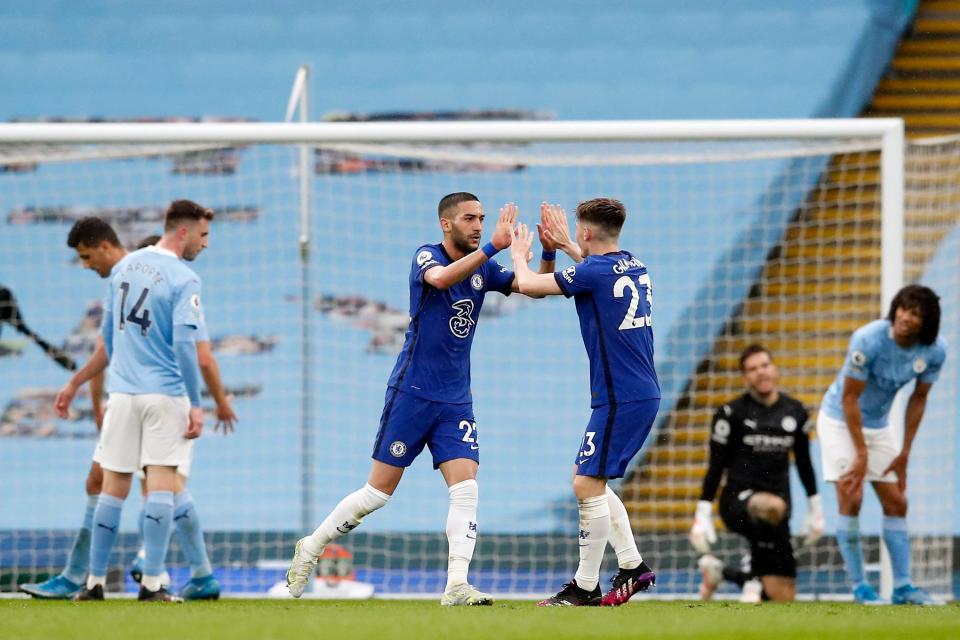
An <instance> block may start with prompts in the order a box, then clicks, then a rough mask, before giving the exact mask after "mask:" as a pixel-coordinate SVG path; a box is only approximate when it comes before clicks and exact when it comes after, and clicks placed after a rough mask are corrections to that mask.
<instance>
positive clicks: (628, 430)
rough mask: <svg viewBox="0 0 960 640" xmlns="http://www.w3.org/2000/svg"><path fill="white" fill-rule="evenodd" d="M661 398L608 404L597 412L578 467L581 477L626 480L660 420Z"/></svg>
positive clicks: (581, 449) (585, 435)
mask: <svg viewBox="0 0 960 640" xmlns="http://www.w3.org/2000/svg"><path fill="white" fill-rule="evenodd" d="M659 408H660V399H659V398H653V399H652V400H638V401H636V402H624V403H621V404H606V405H603V406H602V407H597V408H596V409H594V410H593V415H591V416H590V423H589V424H588V425H587V430H586V432H585V433H584V435H583V443H582V446H581V447H580V452H579V453H578V454H577V459H576V462H575V464H576V465H577V475H578V476H591V477H594V478H622V477H623V474H624V473H625V472H626V470H627V465H629V464H630V461H631V460H632V459H633V456H635V455H637V452H638V451H640V447H642V446H643V443H644V441H645V440H646V439H647V436H648V435H649V434H650V429H651V428H652V427H653V421H654V420H656V418H657V410H658V409H659Z"/></svg>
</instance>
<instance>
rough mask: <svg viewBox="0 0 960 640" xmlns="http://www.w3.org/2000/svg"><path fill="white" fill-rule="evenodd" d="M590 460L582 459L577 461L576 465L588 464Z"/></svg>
mask: <svg viewBox="0 0 960 640" xmlns="http://www.w3.org/2000/svg"><path fill="white" fill-rule="evenodd" d="M589 461H590V458H584V459H583V460H577V464H583V463H584V462H589Z"/></svg>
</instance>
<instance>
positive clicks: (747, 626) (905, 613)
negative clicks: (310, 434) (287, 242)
mask: <svg viewBox="0 0 960 640" xmlns="http://www.w3.org/2000/svg"><path fill="white" fill-rule="evenodd" d="M644 637H646V638H650V639H651V640H654V639H655V640H660V639H662V638H685V639H694V638H710V639H714V640H716V639H717V638H738V639H751V638H765V639H766V638H773V639H775V640H790V639H792V638H815V639H816V640H828V639H830V638H843V639H844V640H850V639H853V638H869V639H870V640H880V639H884V640H887V639H895V638H909V639H911V640H934V639H937V638H944V639H947V638H949V639H951V640H957V639H958V638H960V604H957V603H954V604H951V605H948V606H946V607H930V608H920V607H863V606H858V605H854V604H848V603H795V604H790V605H771V604H767V605H763V606H751V605H741V604H735V603H726V602H711V603H707V604H702V603H699V602H662V601H647V602H636V603H630V604H628V605H626V606H623V607H620V608H617V609H612V608H602V609H601V608H589V609H587V608H577V609H573V608H563V609H561V608H549V609H547V608H538V607H536V606H535V604H534V603H533V602H518V601H507V602H499V603H497V604H495V605H493V606H492V607H477V608H449V609H448V608H441V607H440V606H439V604H437V603H436V602H432V601H396V600H394V601H390V600H368V601H365V602H356V601H351V602H346V601H317V600H312V601H310V600H304V601H293V600H279V601H278V600H225V601H221V602H194V603H186V604H180V605H175V604H140V603H138V602H136V601H132V600H113V601H107V602H102V603H101V602H88V603H72V602H41V601H32V600H0V638H9V639H11V640H13V639H18V640H20V639H24V640H26V639H29V638H42V639H44V640H53V639H61V638H84V639H87V638H89V639H91V640H108V639H110V638H122V639H124V640H130V639H132V638H169V639H170V640H183V639H187V638H229V639H230V640H244V639H247V638H282V639H283V640H296V639H299V638H303V639H309V638H349V639H350V640H353V639H356V638H382V639H386V638H411V639H412V638H458V639H462V640H488V639H491V640H492V639H497V640H502V639H505V638H546V639H550V640H553V639H560V638H577V639H583V638H644Z"/></svg>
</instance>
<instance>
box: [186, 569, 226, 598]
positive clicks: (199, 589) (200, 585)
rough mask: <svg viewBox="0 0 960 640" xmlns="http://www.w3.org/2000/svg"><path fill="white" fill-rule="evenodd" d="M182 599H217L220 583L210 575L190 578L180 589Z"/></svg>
mask: <svg viewBox="0 0 960 640" xmlns="http://www.w3.org/2000/svg"><path fill="white" fill-rule="evenodd" d="M180 597H181V598H183V599H184V600H217V599H219V598H220V583H219V582H217V579H216V578H214V577H213V576H212V575H210V576H204V577H202V578H191V579H190V582H188V583H187V584H185V585H184V586H183V589H181V590H180Z"/></svg>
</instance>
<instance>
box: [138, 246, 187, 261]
mask: <svg viewBox="0 0 960 640" xmlns="http://www.w3.org/2000/svg"><path fill="white" fill-rule="evenodd" d="M144 249H146V250H147V251H153V252H154V253H159V254H162V255H165V256H170V257H171V258H177V254H175V253H174V252H173V251H170V249H164V248H163V247H158V246H157V245H155V244H152V245H150V246H149V247H144ZM177 259H178V260H179V258H177Z"/></svg>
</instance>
